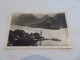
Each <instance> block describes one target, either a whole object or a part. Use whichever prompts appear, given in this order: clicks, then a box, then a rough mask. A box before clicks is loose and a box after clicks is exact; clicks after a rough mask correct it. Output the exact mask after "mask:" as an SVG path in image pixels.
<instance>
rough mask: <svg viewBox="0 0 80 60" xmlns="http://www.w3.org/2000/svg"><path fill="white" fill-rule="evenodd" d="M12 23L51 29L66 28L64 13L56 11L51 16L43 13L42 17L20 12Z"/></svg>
mask: <svg viewBox="0 0 80 60" xmlns="http://www.w3.org/2000/svg"><path fill="white" fill-rule="evenodd" d="M12 24H14V25H20V26H30V27H34V28H44V29H52V30H54V29H60V28H67V25H66V19H65V14H64V13H58V14H56V15H55V16H53V17H50V16H48V15H45V16H44V17H42V18H37V17H36V16H34V15H32V14H21V15H20V16H19V17H16V18H15V19H14V22H12Z"/></svg>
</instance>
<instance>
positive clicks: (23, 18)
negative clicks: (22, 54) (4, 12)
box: [6, 12, 72, 48]
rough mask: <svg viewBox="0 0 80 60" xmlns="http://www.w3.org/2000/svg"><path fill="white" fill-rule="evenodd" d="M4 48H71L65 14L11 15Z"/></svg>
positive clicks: (17, 13) (18, 13)
mask: <svg viewBox="0 0 80 60" xmlns="http://www.w3.org/2000/svg"><path fill="white" fill-rule="evenodd" d="M6 48H72V41H71V38H70V33H69V28H68V24H67V19H66V14H65V12H58V13H53V12H52V13H47V12H46V13H22V12H21V13H20V12H15V13H12V16H11V21H10V28H9V34H8V38H7V41H6Z"/></svg>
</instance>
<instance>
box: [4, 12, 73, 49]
mask: <svg viewBox="0 0 80 60" xmlns="http://www.w3.org/2000/svg"><path fill="white" fill-rule="evenodd" d="M13 13H19V14H22V13H24V14H53V13H65V19H66V24H67V29H68V37H69V41H70V45H69V46H7V41H8V35H9V30H10V24H11V18H12V14H13ZM26 48H27V49H33V48H38V49H39V48H72V40H71V37H70V31H69V26H68V21H67V14H66V12H17V11H15V12H12V13H11V14H10V19H9V26H8V31H7V38H6V42H5V45H4V49H26Z"/></svg>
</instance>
